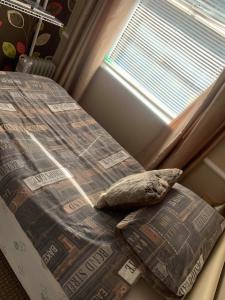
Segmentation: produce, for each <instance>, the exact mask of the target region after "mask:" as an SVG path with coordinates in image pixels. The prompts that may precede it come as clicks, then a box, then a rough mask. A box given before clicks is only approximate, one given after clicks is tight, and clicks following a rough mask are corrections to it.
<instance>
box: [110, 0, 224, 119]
mask: <svg viewBox="0 0 225 300" xmlns="http://www.w3.org/2000/svg"><path fill="white" fill-rule="evenodd" d="M105 62H106V63H107V64H108V65H110V66H111V67H112V68H113V69H114V70H115V71H116V72H117V73H119V74H120V75H121V76H122V77H123V78H124V79H126V80H127V81H128V82H129V83H131V84H132V85H133V86H134V87H135V88H136V89H138V90H139V91H140V92H141V93H142V94H143V95H144V96H145V97H146V98H147V99H148V100H149V101H151V102H153V103H154V105H156V106H157V107H158V108H159V109H160V110H161V111H163V112H164V113H165V114H166V115H167V116H169V118H170V119H171V120H172V119H174V118H176V117H177V116H178V115H179V114H180V113H181V112H182V111H184V110H185V108H187V106H188V105H189V104H191V103H192V102H193V101H194V100H195V99H196V97H198V96H199V95H200V94H201V93H203V92H204V91H205V90H206V89H207V88H208V87H209V86H210V85H211V84H212V83H213V82H214V81H215V80H216V79H217V78H218V76H219V74H220V73H221V71H222V69H223V68H224V66H225V1H222V0H158V1H155V0H141V1H138V3H137V6H136V9H135V11H134V12H133V14H132V16H131V17H130V20H129V22H128V24H127V25H126V27H125V29H124V31H123V32H122V34H121V36H120V38H119V39H118V41H117V42H116V43H115V45H114V46H113V48H112V49H111V51H110V53H109V54H108V55H106V57H105Z"/></svg>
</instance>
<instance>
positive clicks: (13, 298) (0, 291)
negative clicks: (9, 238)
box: [0, 251, 29, 300]
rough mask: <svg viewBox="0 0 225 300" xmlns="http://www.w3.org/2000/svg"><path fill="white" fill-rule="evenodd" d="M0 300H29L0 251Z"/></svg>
mask: <svg viewBox="0 0 225 300" xmlns="http://www.w3.org/2000/svg"><path fill="white" fill-rule="evenodd" d="M0 300H29V297H28V296H27V294H26V292H25V291H24V289H23V287H22V286H21V284H20V283H19V281H18V280H17V278H16V276H15V274H14V273H13V271H12V270H11V268H10V266H9V264H8V262H7V261H6V259H5V257H4V255H3V254H2V252H1V251H0Z"/></svg>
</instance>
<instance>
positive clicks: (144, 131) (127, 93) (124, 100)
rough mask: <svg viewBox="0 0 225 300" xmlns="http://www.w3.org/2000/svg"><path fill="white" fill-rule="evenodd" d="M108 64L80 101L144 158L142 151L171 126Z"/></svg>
mask: <svg viewBox="0 0 225 300" xmlns="http://www.w3.org/2000/svg"><path fill="white" fill-rule="evenodd" d="M138 97H139V95H137V94H135V93H134V91H132V90H130V89H129V87H128V86H126V85H124V84H123V83H122V82H121V81H120V80H119V79H118V78H117V77H115V76H113V75H112V74H111V72H110V71H109V70H108V69H106V68H105V67H101V68H100V69H99V70H98V71H97V73H96V74H95V76H94V78H93V79H92V81H91V83H90V84H89V86H88V88H87V90H86V92H85V94H84V96H83V98H82V99H81V102H80V103H81V105H82V106H83V108H84V109H85V110H86V111H87V112H88V113H89V114H91V115H92V116H93V117H94V118H95V119H96V120H97V121H98V122H99V123H100V124H101V125H102V126H103V127H104V128H105V129H106V130H107V131H108V132H109V133H110V134H111V135H112V136H113V137H114V138H115V139H116V140H117V141H118V142H119V143H120V144H121V145H122V146H123V147H124V148H125V149H126V150H127V151H128V152H130V153H131V154H132V155H133V156H134V157H135V158H136V159H137V160H139V161H140V162H141V158H142V155H141V152H142V150H144V149H145V148H146V147H148V148H149V151H151V146H150V145H151V143H152V142H153V141H155V139H157V137H158V136H159V135H160V134H161V132H162V131H163V132H165V131H166V130H169V129H168V125H167V124H166V123H165V121H163V120H162V119H161V118H160V117H159V116H157V114H156V113H155V112H153V109H154V108H152V109H150V108H149V107H148V106H147V105H146V104H145V103H144V102H142V101H140V100H139V98H138Z"/></svg>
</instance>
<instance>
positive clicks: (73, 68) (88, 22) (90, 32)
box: [53, 0, 136, 101]
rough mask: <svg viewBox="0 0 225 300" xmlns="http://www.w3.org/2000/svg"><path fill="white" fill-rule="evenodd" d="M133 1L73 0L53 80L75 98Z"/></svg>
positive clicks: (89, 78) (130, 10)
mask: <svg viewBox="0 0 225 300" xmlns="http://www.w3.org/2000/svg"><path fill="white" fill-rule="evenodd" d="M135 4H136V1H135V0H126V1H121V0H88V1H86V0H78V1H77V2H76V5H75V7H74V10H73V13H72V15H71V18H70V20H69V23H68V26H67V28H66V30H65V32H64V33H63V34H62V40H61V42H60V44H59V47H58V50H57V51H56V54H55V56H54V58H53V61H54V62H55V63H56V66H57V69H56V74H55V78H54V79H55V80H56V81H57V82H58V83H59V84H60V85H62V86H63V87H64V88H65V89H66V90H67V91H68V92H69V93H70V94H71V95H72V96H73V97H74V98H75V99H76V100H78V101H79V100H80V98H81V96H82V94H83V93H84V91H85V89H86V87H87V85H88V83H89V82H90V80H91V79H92V77H93V75H94V74H95V72H96V70H97V69H98V67H99V66H100V65H101V63H102V61H103V59H104V56H105V54H106V53H107V51H108V50H109V49H110V47H111V46H112V43H113V41H114V39H115V38H116V36H117V34H118V33H119V32H120V31H121V29H122V26H124V24H125V22H126V21H127V19H128V17H129V15H130V13H131V12H132V9H134V7H135Z"/></svg>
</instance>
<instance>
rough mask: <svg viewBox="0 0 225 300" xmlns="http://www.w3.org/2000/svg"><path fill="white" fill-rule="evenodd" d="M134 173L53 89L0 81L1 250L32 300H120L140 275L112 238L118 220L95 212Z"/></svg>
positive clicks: (22, 78) (21, 80)
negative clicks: (112, 188) (114, 186)
mask: <svg viewBox="0 0 225 300" xmlns="http://www.w3.org/2000/svg"><path fill="white" fill-rule="evenodd" d="M140 171H143V169H142V167H141V166H140V165H139V164H138V163H137V162H136V161H135V160H134V159H133V158H132V157H131V156H130V155H129V154H128V153H127V152H126V151H125V150H124V149H123V148H122V147H121V146H120V145H119V144H118V143H117V142H116V141H115V140H114V139H113V138H112V137H111V136H110V135H109V134H108V133H107V132H106V131H105V130H104V129H103V128H102V127H101V126H100V125H98V124H97V123H96V121H95V120H94V119H93V118H91V117H90V116H89V115H88V114H87V113H86V112H85V111H84V110H83V109H82V108H81V107H80V106H79V105H78V104H77V103H76V102H75V101H74V100H73V99H72V98H71V97H70V96H69V95H68V94H67V92H66V91H65V90H64V89H62V88H61V87H60V86H59V85H57V84H56V83H55V82H53V81H52V80H50V79H47V78H44V77H39V76H31V75H28V74H21V73H10V72H9V73H6V72H1V73H0V182H1V190H0V196H1V199H0V202H1V208H2V209H1V212H2V218H1V226H0V227H1V228H0V230H1V236H4V239H3V238H1V240H0V242H1V243H0V246H1V250H2V251H3V253H4V254H5V256H6V257H7V259H8V260H9V262H10V263H11V266H13V269H14V271H15V272H16V274H17V276H18V278H19V279H20V281H21V283H22V284H23V285H24V286H26V290H27V287H28V291H27V292H28V294H29V295H30V296H31V298H32V299H67V298H69V299H76V300H79V299H98V298H99V297H103V299H104V298H107V299H114V298H121V297H122V296H123V295H124V294H125V293H126V292H127V291H128V290H129V288H130V286H131V285H132V284H134V283H135V282H136V280H137V279H138V277H139V276H140V271H139V269H138V267H137V266H134V264H135V262H134V260H132V259H131V254H130V253H129V250H128V249H126V247H127V246H126V244H125V243H124V244H121V241H119V240H118V239H117V238H115V235H114V230H115V225H116V224H117V223H118V222H119V221H120V220H121V219H122V218H123V217H124V214H123V213H113V214H112V213H110V212H108V213H107V212H102V211H98V210H96V209H94V208H93V204H94V201H95V199H96V198H97V197H98V195H99V194H100V193H101V192H102V191H104V190H105V189H107V188H108V187H109V186H110V185H111V184H112V183H114V182H116V181H117V180H118V179H120V178H122V177H124V176H127V175H130V174H133V173H136V172H140ZM3 216H8V217H9V218H8V219H7V220H6V219H4V218H3ZM3 219H4V220H5V221H4V222H5V223H2V222H3V221H2V220H3ZM8 222H9V223H8ZM4 224H5V225H4ZM13 229H14V230H15V232H14V233H13ZM4 230H6V232H5V233H4ZM13 234H14V239H13V240H12V235H13ZM7 236H8V238H7ZM7 241H8V242H7ZM123 247H124V248H125V251H121V250H122V248H123ZM126 250H127V251H126ZM24 251H25V252H26V255H25V257H26V259H25V260H23V259H22V257H21V259H19V261H20V264H19V266H18V265H17V266H15V264H16V263H15V262H13V258H16V257H17V254H18V253H24ZM9 253H10V254H9ZM123 253H125V254H123ZM17 261H18V259H17ZM22 262H23V263H22ZM34 262H35V263H34ZM37 262H39V263H37ZM26 266H27V267H28V268H29V271H26V272H27V274H32V272H33V275H32V276H28V275H26V274H25V273H26V272H25V270H26ZM131 267H132V272H131V271H130V269H131ZM134 268H135V271H134ZM43 270H44V271H43ZM41 271H43V272H44V273H43V274H42V272H41ZM46 274H47V275H46ZM24 281H25V284H24ZM40 282H41V283H40ZM36 284H37V285H36Z"/></svg>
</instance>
